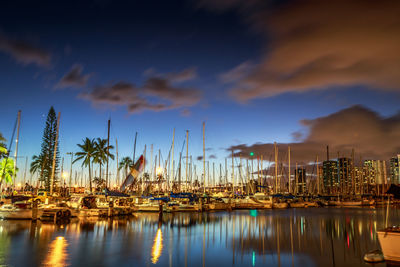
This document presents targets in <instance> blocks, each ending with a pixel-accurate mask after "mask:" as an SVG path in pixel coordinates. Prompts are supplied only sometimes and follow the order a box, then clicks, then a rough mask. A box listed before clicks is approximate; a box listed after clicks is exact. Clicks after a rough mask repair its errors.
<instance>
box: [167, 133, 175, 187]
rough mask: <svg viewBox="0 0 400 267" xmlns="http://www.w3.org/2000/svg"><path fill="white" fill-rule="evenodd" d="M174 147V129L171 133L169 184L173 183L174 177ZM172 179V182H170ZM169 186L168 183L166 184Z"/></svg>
mask: <svg viewBox="0 0 400 267" xmlns="http://www.w3.org/2000/svg"><path fill="white" fill-rule="evenodd" d="M174 145H175V128H174V130H173V132H172V148H171V161H170V162H171V164H172V166H171V167H172V168H171V177H170V178H169V182H170V183H172V184H174V182H175V177H174ZM171 179H172V181H171ZM168 185H169V183H168Z"/></svg>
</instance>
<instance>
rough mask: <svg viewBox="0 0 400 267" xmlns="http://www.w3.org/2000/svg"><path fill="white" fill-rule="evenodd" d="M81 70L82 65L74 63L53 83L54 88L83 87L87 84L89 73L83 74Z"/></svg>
mask: <svg viewBox="0 0 400 267" xmlns="http://www.w3.org/2000/svg"><path fill="white" fill-rule="evenodd" d="M82 71H83V66H82V65H81V64H74V65H73V66H72V68H71V69H70V70H69V72H68V73H66V74H65V75H64V76H63V77H62V78H61V80H60V81H59V82H58V83H57V84H56V85H55V88H66V87H75V88H81V87H84V86H85V85H86V84H87V82H88V80H89V78H90V76H91V74H86V75H83V74H82Z"/></svg>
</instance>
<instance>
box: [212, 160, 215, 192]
mask: <svg viewBox="0 0 400 267" xmlns="http://www.w3.org/2000/svg"><path fill="white" fill-rule="evenodd" d="M212 180H213V181H212V186H213V188H214V187H215V162H213V178H212Z"/></svg>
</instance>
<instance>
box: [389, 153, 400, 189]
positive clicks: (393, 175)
mask: <svg viewBox="0 0 400 267" xmlns="http://www.w3.org/2000/svg"><path fill="white" fill-rule="evenodd" d="M399 162H400V154H398V155H397V157H393V158H391V159H390V183H392V184H400V170H399Z"/></svg>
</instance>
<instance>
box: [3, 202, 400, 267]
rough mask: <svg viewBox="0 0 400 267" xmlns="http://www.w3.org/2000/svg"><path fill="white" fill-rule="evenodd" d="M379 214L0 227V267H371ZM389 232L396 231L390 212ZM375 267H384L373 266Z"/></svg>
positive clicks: (251, 214) (321, 212)
mask: <svg viewBox="0 0 400 267" xmlns="http://www.w3.org/2000/svg"><path fill="white" fill-rule="evenodd" d="M385 223H386V209H385V208H308V209H283V210H240V211H232V212H208V213H207V212H204V213H176V214H166V213H164V215H163V216H162V218H160V217H159V216H158V214H156V213H154V214H151V213H136V214H134V216H130V217H129V218H119V219H92V218H91V219H80V220H78V219H73V220H71V221H70V222H59V223H53V222H48V223H45V222H40V221H38V222H36V223H35V222H31V221H0V265H1V266H118V267H122V266H218V267H222V266H302V267H304V266H351V267H356V266H370V265H369V264H367V263H365V262H364V261H363V256H364V254H365V253H366V252H368V251H371V250H374V249H379V248H380V245H379V241H378V239H377V230H379V229H382V228H384V227H385ZM388 224H389V225H399V224H400V209H398V208H391V209H390V213H389V222H388ZM374 266H387V263H380V264H376V265H374Z"/></svg>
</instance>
